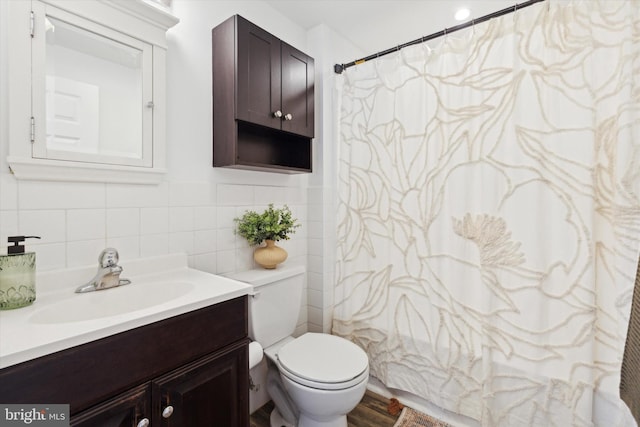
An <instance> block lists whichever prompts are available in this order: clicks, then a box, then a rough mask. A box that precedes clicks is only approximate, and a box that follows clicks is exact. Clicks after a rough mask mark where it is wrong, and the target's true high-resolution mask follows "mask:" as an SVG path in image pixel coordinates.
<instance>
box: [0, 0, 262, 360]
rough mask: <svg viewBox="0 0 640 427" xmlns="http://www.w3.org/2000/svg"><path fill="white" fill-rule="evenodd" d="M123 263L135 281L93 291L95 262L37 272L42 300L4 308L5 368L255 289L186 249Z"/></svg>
mask: <svg viewBox="0 0 640 427" xmlns="http://www.w3.org/2000/svg"><path fill="white" fill-rule="evenodd" d="M1 1H2V0H0V2H1ZM120 265H121V266H122V267H123V270H124V272H123V274H122V277H121V278H126V279H129V280H131V283H130V284H128V285H121V286H117V287H113V288H108V289H104V290H99V291H95V292H86V293H76V292H75V290H76V289H77V288H78V286H79V285H82V284H84V283H87V281H88V280H90V279H91V278H92V277H94V276H95V275H96V266H95V265H86V266H81V267H77V268H71V269H63V270H53V271H45V272H39V273H36V284H37V286H36V288H37V295H36V300H35V302H34V303H33V304H31V305H30V306H28V307H23V308H20V309H16V310H1V311H0V337H2V339H0V369H2V368H5V367H7V366H12V365H15V364H18V363H22V362H25V361H28V360H32V359H36V358H38V357H41V356H44V355H47V354H51V353H55V352H57V351H61V350H65V349H68V348H71V347H74V346H78V345H82V344H86V343H88V342H91V341H95V340H99V339H101V338H106V337H109V336H113V335H116V334H119V333H121V332H125V331H129V330H132V329H135V328H139V327H142V326H146V325H149V324H152V323H155V322H160V321H162V320H166V319H169V318H172V317H175V316H180V315H182V314H186V313H190V312H194V311H196V310H200V309H204V308H207V307H210V306H212V305H215V304H218V303H221V302H226V301H229V300H232V299H234V298H239V297H244V296H246V295H247V294H248V293H249V292H250V291H251V290H252V287H251V286H250V285H247V284H246V283H242V282H239V281H236V280H232V279H229V278H227V277H222V276H218V275H215V274H210V273H206V272H204V271H200V270H197V269H193V268H190V267H189V265H188V259H187V255H186V254H168V255H160V256H156V257H148V258H139V259H134V260H128V261H127V260H125V261H122V260H121V263H120ZM238 315H242V313H239V314H238Z"/></svg>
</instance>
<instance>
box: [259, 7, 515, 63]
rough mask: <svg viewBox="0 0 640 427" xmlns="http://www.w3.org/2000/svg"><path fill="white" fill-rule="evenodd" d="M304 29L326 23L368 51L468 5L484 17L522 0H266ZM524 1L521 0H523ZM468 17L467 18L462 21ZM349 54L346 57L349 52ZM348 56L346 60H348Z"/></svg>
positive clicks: (432, 26) (409, 36)
mask: <svg viewBox="0 0 640 427" xmlns="http://www.w3.org/2000/svg"><path fill="white" fill-rule="evenodd" d="M264 1H266V2H267V3H269V4H270V5H271V6H273V7H274V8H276V9H277V10H278V11H280V12H281V13H282V14H283V15H285V16H287V17H288V18H289V19H291V20H292V21H294V22H296V23H298V24H299V25H300V26H302V27H303V28H305V29H307V30H308V29H311V28H313V27H315V26H316V25H319V24H326V25H327V26H329V27H330V28H332V29H333V30H334V31H336V32H338V33H339V34H341V35H342V36H344V37H345V38H347V39H348V40H350V41H351V42H352V43H353V44H354V45H355V46H356V47H358V48H360V49H361V50H362V54H363V55H364V56H366V55H369V54H373V53H375V52H378V51H381V50H385V49H389V48H391V47H394V46H397V45H399V44H402V43H406V42H408V41H411V40H415V39H418V38H420V37H422V36H426V35H429V34H431V33H435V32H438V31H441V30H443V29H444V28H445V27H447V28H448V27H452V26H454V25H458V24H460V23H461V22H459V21H456V20H455V19H454V17H453V15H454V13H455V12H456V10H458V9H459V8H461V7H467V8H468V9H470V10H471V16H470V17H469V18H467V19H466V20H465V21H469V20H471V19H473V18H479V17H481V16H483V15H486V14H489V13H492V12H495V11H497V10H500V9H504V8H506V7H511V6H513V5H515V4H516V2H517V0H264ZM520 2H522V0H520ZM463 22H464V21H463ZM345 60H347V59H346V58H345ZM345 62H346V61H345Z"/></svg>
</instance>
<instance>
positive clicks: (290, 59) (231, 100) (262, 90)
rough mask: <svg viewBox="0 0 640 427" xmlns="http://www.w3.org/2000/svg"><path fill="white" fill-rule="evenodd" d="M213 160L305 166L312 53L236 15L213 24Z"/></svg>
mask: <svg viewBox="0 0 640 427" xmlns="http://www.w3.org/2000/svg"><path fill="white" fill-rule="evenodd" d="M212 57H213V64H212V70H213V165H214V166H229V167H237V168H246V169H263V170H269V169H271V170H278V171H281V172H310V171H311V140H312V138H313V136H314V62H313V58H311V57H309V56H308V55H306V54H304V53H303V52H301V51H299V50H297V49H295V48H294V47H292V46H290V45H289V44H287V43H285V42H283V41H282V40H280V39H278V38H277V37H275V36H273V35H272V34H270V33H268V32H267V31H265V30H263V29H262V28H260V27H258V26H257V25H254V24H252V23H251V22H249V21H247V20H246V19H244V18H242V17H241V16H238V15H236V16H233V17H231V18H229V19H228V20H226V21H225V22H223V23H221V24H220V25H218V26H217V27H215V28H214V29H213V30H212Z"/></svg>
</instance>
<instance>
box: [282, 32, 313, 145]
mask: <svg viewBox="0 0 640 427" xmlns="http://www.w3.org/2000/svg"><path fill="white" fill-rule="evenodd" d="M313 92H314V71H313V59H312V58H310V57H308V56H307V55H305V54H304V53H302V52H300V51H299V50H297V49H295V48H294V47H292V46H289V45H288V44H286V43H284V42H282V112H283V114H284V115H285V118H287V114H290V115H291V116H290V120H284V121H283V122H282V130H286V131H287V132H291V133H295V134H298V135H304V136H308V137H310V138H313V131H314V117H313V115H314V107H313Z"/></svg>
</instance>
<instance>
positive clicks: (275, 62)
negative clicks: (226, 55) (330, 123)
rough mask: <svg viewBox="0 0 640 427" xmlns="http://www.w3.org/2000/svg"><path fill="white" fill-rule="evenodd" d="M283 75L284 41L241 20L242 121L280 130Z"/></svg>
mask: <svg viewBox="0 0 640 427" xmlns="http://www.w3.org/2000/svg"><path fill="white" fill-rule="evenodd" d="M280 73H281V64H280V40H279V39H278V38H276V37H274V36H273V35H271V34H269V33H268V32H266V31H264V30H263V29H261V28H259V27H257V26H256V25H254V24H252V23H250V22H249V21H247V20H245V19H243V18H241V17H238V82H237V90H238V102H237V109H238V110H237V111H236V117H237V118H238V119H240V120H245V121H248V122H251V123H255V124H259V125H263V126H268V127H271V128H275V129H280V123H281V122H282V119H281V118H278V117H275V116H274V114H273V113H274V112H276V111H279V110H280V96H281V81H280Z"/></svg>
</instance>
